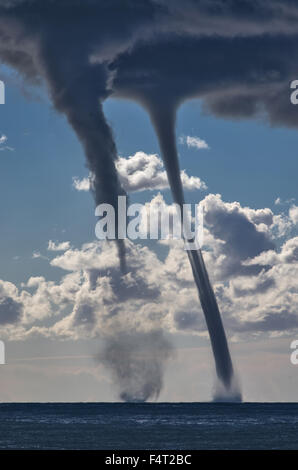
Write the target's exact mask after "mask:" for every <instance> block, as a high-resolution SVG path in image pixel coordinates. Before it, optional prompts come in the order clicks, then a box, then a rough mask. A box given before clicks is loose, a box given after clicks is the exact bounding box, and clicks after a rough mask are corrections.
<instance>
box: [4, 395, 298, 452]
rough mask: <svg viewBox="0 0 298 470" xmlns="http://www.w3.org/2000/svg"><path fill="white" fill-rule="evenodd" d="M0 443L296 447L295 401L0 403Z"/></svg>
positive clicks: (35, 446)
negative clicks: (262, 402)
mask: <svg viewBox="0 0 298 470" xmlns="http://www.w3.org/2000/svg"><path fill="white" fill-rule="evenodd" d="M0 448H1V449H104V450H110V449H111V450H120V449H129V450H130V449H142V450H146V449H161V450H162V449H164V450H166V449H175V450H180V449H298V404H296V403H290V404H288V403H274V404H273V403H266V404H260V403H247V404H246V403H243V404H231V403H229V404H224V403H154V404H152V403H149V404H141V403H136V404H126V403H75V404H73V403H50V404H38V403H36V404H33V403H28V404H13V403H10V404H0Z"/></svg>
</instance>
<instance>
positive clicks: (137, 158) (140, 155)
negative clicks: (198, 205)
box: [73, 152, 207, 193]
mask: <svg viewBox="0 0 298 470" xmlns="http://www.w3.org/2000/svg"><path fill="white" fill-rule="evenodd" d="M116 167H117V171H118V175H119V180H120V183H121V185H122V186H123V188H124V189H125V191H127V192H128V193H131V192H139V191H153V190H163V189H167V188H168V187H169V182H168V178H167V174H166V172H165V170H164V166H163V162H162V160H161V159H160V158H159V157H158V155H156V154H146V153H145V152H136V153H135V154H134V155H132V156H130V157H128V158H124V157H119V158H118V160H117V162H116ZM181 179H182V182H183V186H184V189H186V190H189V191H192V190H206V189H207V186H206V184H205V183H204V181H202V180H201V179H200V178H198V177H197V176H189V175H188V174H187V173H186V172H185V170H182V171H181ZM91 184H92V183H91V178H90V177H89V178H88V177H87V178H83V179H79V178H74V179H73V187H74V188H75V189H76V190H77V191H89V189H90V186H91Z"/></svg>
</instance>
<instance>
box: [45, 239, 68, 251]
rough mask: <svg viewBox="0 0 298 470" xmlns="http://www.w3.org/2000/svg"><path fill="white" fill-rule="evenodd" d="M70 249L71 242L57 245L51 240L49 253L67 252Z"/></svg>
mask: <svg viewBox="0 0 298 470" xmlns="http://www.w3.org/2000/svg"><path fill="white" fill-rule="evenodd" d="M69 249H70V242H61V243H55V242H53V241H52V240H49V244H48V251H66V250H69Z"/></svg>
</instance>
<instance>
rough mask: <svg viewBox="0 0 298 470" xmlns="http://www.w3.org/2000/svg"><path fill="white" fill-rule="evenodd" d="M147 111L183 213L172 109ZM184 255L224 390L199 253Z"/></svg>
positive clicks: (225, 373)
mask: <svg viewBox="0 0 298 470" xmlns="http://www.w3.org/2000/svg"><path fill="white" fill-rule="evenodd" d="M148 109H149V112H150V116H151V120H152V123H153V126H154V128H155V130H156V133H157V137H158V140H159V145H160V149H161V153H162V157H163V160H164V165H165V168H166V171H167V174H168V180H169V184H170V188H171V191H172V195H173V199H174V201H175V202H176V204H178V205H179V206H180V208H181V213H183V211H182V206H183V204H184V194H183V187H182V182H181V178H180V168H179V162H178V154H177V148H176V135H175V117H176V113H175V110H173V109H172V108H171V107H163V108H160V107H156V106H152V105H150V106H148ZM187 253H188V258H189V261H190V264H191V268H192V272H193V276H194V280H195V283H196V286H197V289H198V293H199V297H200V301H201V305H202V309H203V312H204V315H205V319H206V323H207V327H208V331H209V335H210V340H211V345H212V350H213V354H214V360H215V366H216V372H217V376H218V378H219V379H220V381H221V382H222V383H223V385H224V387H225V389H226V390H229V389H230V388H231V386H232V382H233V375H234V372H233V365H232V360H231V356H230V351H229V347H228V342H227V338H226V334H225V330H224V327H223V324H222V320H221V316H220V312H219V308H218V305H217V301H216V298H215V294H214V291H213V288H212V286H211V283H210V280H209V276H208V273H207V270H206V266H205V263H204V259H203V256H202V252H201V250H200V249H199V250H189V251H187Z"/></svg>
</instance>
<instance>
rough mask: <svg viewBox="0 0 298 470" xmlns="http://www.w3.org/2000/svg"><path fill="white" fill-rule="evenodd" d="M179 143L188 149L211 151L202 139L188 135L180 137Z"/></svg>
mask: <svg viewBox="0 0 298 470" xmlns="http://www.w3.org/2000/svg"><path fill="white" fill-rule="evenodd" d="M179 143H180V144H183V145H187V147H188V148H191V147H192V148H195V149H198V150H202V149H210V147H209V145H208V144H207V142H206V141H205V140H203V139H201V138H200V137H196V136H191V135H186V136H181V137H179Z"/></svg>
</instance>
